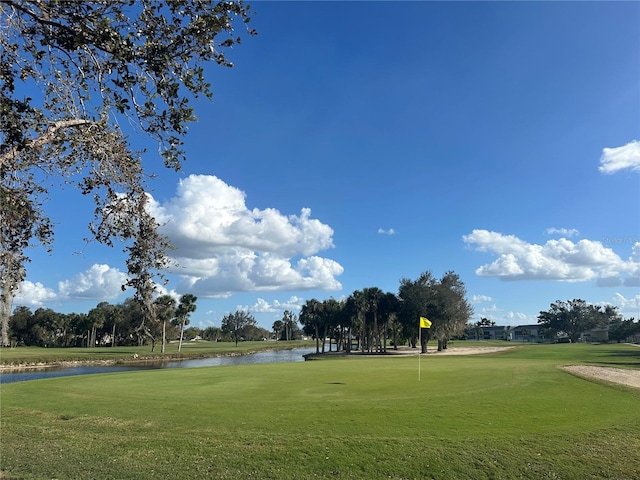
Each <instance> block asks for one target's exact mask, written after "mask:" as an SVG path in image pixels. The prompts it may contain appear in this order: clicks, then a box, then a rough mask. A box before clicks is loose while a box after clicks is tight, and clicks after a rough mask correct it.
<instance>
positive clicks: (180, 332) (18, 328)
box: [8, 293, 197, 352]
mask: <svg viewBox="0 0 640 480" xmlns="http://www.w3.org/2000/svg"><path fill="white" fill-rule="evenodd" d="M196 300H197V298H196V297H195V296H194V295H191V294H189V293H187V294H184V295H182V296H181V297H180V301H179V302H177V301H176V299H175V298H173V297H171V296H170V295H162V296H160V297H158V298H157V299H156V300H155V301H154V309H155V310H156V312H157V321H156V322H153V323H150V322H149V321H148V320H147V318H146V317H145V311H144V310H145V309H144V306H143V305H141V303H140V302H139V301H138V300H137V299H136V298H129V299H127V300H125V301H124V302H123V303H121V304H116V305H112V304H110V303H109V302H100V303H99V304H98V305H96V307H94V308H92V309H91V310H89V312H88V313H59V312H56V311H54V310H52V309H50V308H38V309H37V310H36V311H35V312H32V311H31V310H30V309H29V308H28V307H25V306H19V307H17V308H16V309H15V311H14V312H13V315H12V316H11V317H10V321H9V324H8V336H9V339H10V343H11V344H12V345H36V346H42V347H79V346H82V347H87V348H93V347H95V346H97V345H111V346H116V345H135V344H137V345H144V344H147V343H151V350H152V351H154V350H155V347H156V343H157V342H158V341H159V342H160V343H161V348H162V352H164V350H165V345H166V343H167V341H168V340H170V339H176V340H178V341H179V342H180V343H179V346H178V350H179V351H180V350H181V348H182V341H183V339H184V336H185V327H186V326H187V325H189V322H190V318H189V317H190V315H191V313H192V312H194V311H195V310H196Z"/></svg>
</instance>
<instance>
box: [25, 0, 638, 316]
mask: <svg viewBox="0 0 640 480" xmlns="http://www.w3.org/2000/svg"><path fill="white" fill-rule="evenodd" d="M252 7H253V10H255V16H254V18H253V20H252V23H251V25H252V27H253V28H256V29H257V30H258V32H259V34H258V36H257V37H254V38H245V39H244V40H243V43H242V45H240V46H238V47H235V48H234V49H233V50H232V51H231V52H229V57H230V59H231V60H232V61H233V62H234V64H235V66H234V68H232V69H221V68H220V67H215V66H212V67H211V68H210V69H209V70H208V72H207V74H208V77H209V79H210V82H211V83H212V85H213V90H214V100H213V102H208V101H202V102H198V104H197V105H196V113H197V115H198V117H199V122H198V123H197V124H193V125H192V126H191V127H190V131H189V134H188V136H187V138H186V149H187V154H188V161H187V163H186V164H185V165H184V169H183V171H182V172H179V173H174V172H172V171H168V170H164V169H163V168H162V167H161V164H160V161H159V159H158V158H157V155H156V149H155V148H154V146H153V144H152V143H150V141H148V142H147V143H146V144H145V145H146V146H147V147H149V152H150V153H149V154H147V156H146V157H145V160H144V161H145V163H146V164H147V165H148V168H150V169H151V170H152V171H155V172H156V173H157V174H158V178H157V179H156V180H154V181H153V182H152V183H151V184H150V187H151V191H150V194H151V195H152V196H153V199H154V202H153V205H152V208H153V212H154V214H155V215H156V216H157V218H158V219H159V220H161V221H162V223H163V224H164V227H163V229H164V230H163V231H164V233H166V234H167V235H168V236H169V239H170V241H171V242H172V243H173V244H174V245H175V246H176V250H175V251H173V252H172V255H173V256H174V258H175V260H176V262H177V264H178V266H177V267H175V268H174V269H172V271H171V273H170V275H169V279H170V282H169V283H168V285H167V286H166V289H167V290H168V291H169V292H171V293H173V294H182V293H193V294H195V295H196V296H197V297H198V304H197V305H198V309H197V311H196V312H195V313H194V314H193V315H192V325H196V326H200V327H206V326H209V325H216V326H219V325H220V320H221V318H222V316H223V315H225V314H226V313H229V312H233V311H235V310H236V309H237V308H243V309H245V310H248V311H249V312H250V313H252V314H253V315H254V316H255V317H256V319H257V320H258V322H259V324H260V325H261V326H264V327H265V328H270V327H271V324H272V323H273V321H275V320H277V319H279V318H281V317H282V312H283V310H285V309H289V310H293V311H294V312H296V313H297V312H298V309H299V307H300V306H301V305H302V304H303V303H304V302H305V300H307V299H310V298H317V299H319V300H323V299H326V298H329V297H334V298H343V297H346V296H348V295H349V294H350V293H352V292H353V291H354V290H356V289H362V288H365V287H371V286H376V287H379V288H381V289H383V290H384V291H389V292H397V289H398V285H399V281H400V279H401V278H411V279H415V278H417V277H418V275H420V273H421V272H423V271H426V270H430V271H432V272H433V274H434V275H436V276H440V275H442V274H443V273H444V272H446V271H447V270H454V271H455V272H456V273H458V274H459V275H460V276H461V278H462V280H463V281H464V283H465V284H466V286H467V291H468V295H469V300H470V301H471V302H472V303H473V306H474V309H475V315H474V317H473V319H472V320H473V321H475V320H478V319H479V318H480V317H481V316H483V317H487V318H490V319H491V320H493V321H495V322H497V323H498V324H500V325H505V324H508V325H517V324H526V323H536V322H537V319H536V317H537V315H538V313H539V312H540V311H541V310H546V309H547V308H548V307H549V305H550V303H552V302H554V301H556V300H569V299H573V298H582V299H584V300H586V301H588V302H590V303H593V304H604V303H609V304H612V305H616V306H618V308H619V309H620V311H621V313H623V315H624V316H625V317H627V318H629V317H635V318H636V319H638V318H640V4H639V3H637V2H619V3H618V2H531V3H521V2H487V3H485V2H472V3H462V2H442V3H436V2H406V3H405V2H351V3H346V2H254V3H252ZM134 140H135V142H145V141H147V140H146V139H139V138H135V139H134ZM141 144H142V143H141ZM49 208H50V210H49V212H50V214H51V216H52V217H53V219H54V221H55V222H56V228H57V230H56V242H55V245H54V251H53V253H52V254H51V255H48V254H46V253H45V252H43V251H42V250H39V249H33V250H32V251H30V254H31V256H32V258H33V261H32V263H30V264H29V265H28V267H27V268H28V274H27V280H26V281H25V282H24V283H23V285H22V289H21V292H20V294H19V296H18V297H17V299H16V302H15V305H28V306H30V307H31V308H37V307H39V306H45V307H50V308H53V309H54V310H57V311H62V312H70V311H76V312H80V311H88V310H89V309H90V308H92V307H93V306H95V305H96V304H97V303H98V302H100V301H104V300H106V301H109V302H111V303H118V302H121V301H122V300H123V299H124V298H126V297H127V296H131V292H125V293H124V294H122V293H121V292H120V284H121V283H122V281H123V276H124V274H125V272H126V267H125V265H124V257H123V255H122V254H121V252H120V249H118V248H115V249H109V248H107V247H104V246H101V245H96V244H95V243H89V244H86V243H85V242H84V241H83V240H82V239H83V238H85V237H86V236H88V230H87V227H86V226H87V223H88V222H89V221H90V219H91V216H92V205H91V203H90V201H89V199H83V198H81V197H80V195H79V193H78V192H76V191H73V190H71V189H69V190H65V191H62V192H60V191H58V192H55V194H54V195H52V198H51V201H50V204H49Z"/></svg>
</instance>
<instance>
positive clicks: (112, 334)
mask: <svg viewBox="0 0 640 480" xmlns="http://www.w3.org/2000/svg"><path fill="white" fill-rule="evenodd" d="M111 346H112V347H115V346H116V322H113V330H111Z"/></svg>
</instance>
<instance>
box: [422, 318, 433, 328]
mask: <svg viewBox="0 0 640 480" xmlns="http://www.w3.org/2000/svg"><path fill="white" fill-rule="evenodd" d="M420 328H431V322H430V321H429V320H428V319H427V318H425V317H420Z"/></svg>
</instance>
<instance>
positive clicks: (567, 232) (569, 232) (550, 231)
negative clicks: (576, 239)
mask: <svg viewBox="0 0 640 480" xmlns="http://www.w3.org/2000/svg"><path fill="white" fill-rule="evenodd" d="M545 231H546V233H547V235H554V234H558V235H564V236H565V237H573V236H575V235H579V234H580V231H579V230H577V229H575V228H554V227H551V228H547V229H546V230H545Z"/></svg>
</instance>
